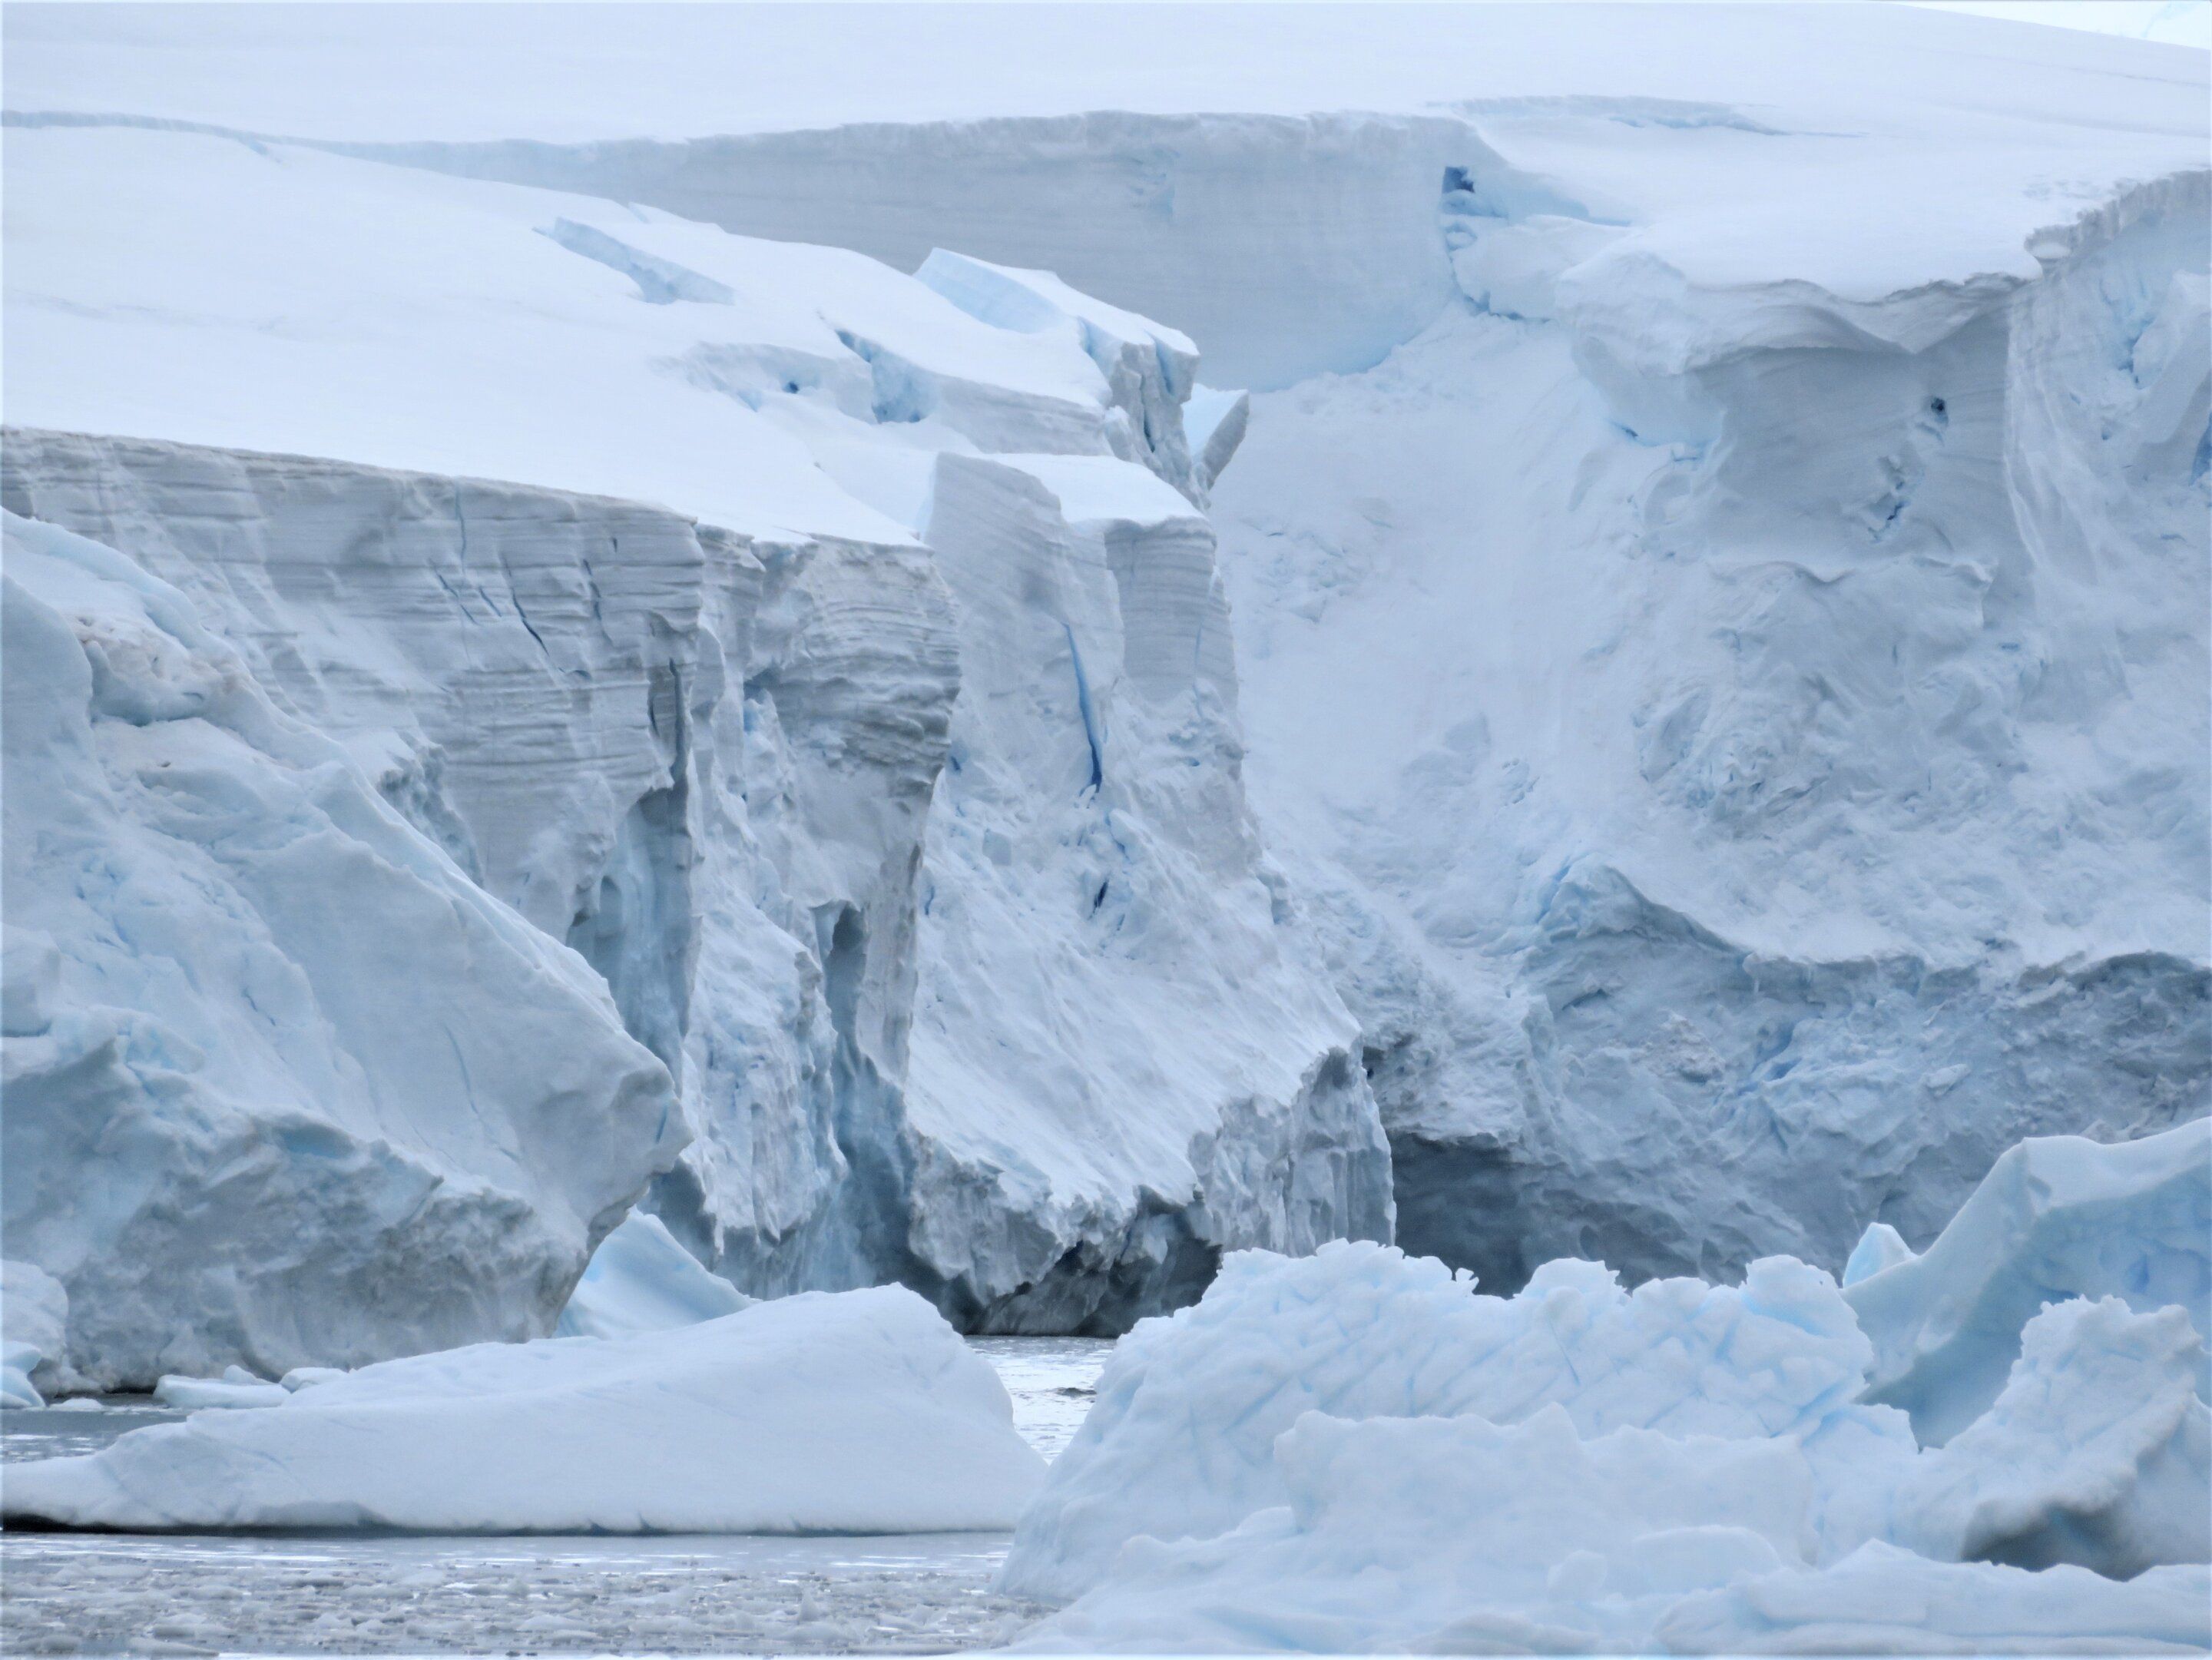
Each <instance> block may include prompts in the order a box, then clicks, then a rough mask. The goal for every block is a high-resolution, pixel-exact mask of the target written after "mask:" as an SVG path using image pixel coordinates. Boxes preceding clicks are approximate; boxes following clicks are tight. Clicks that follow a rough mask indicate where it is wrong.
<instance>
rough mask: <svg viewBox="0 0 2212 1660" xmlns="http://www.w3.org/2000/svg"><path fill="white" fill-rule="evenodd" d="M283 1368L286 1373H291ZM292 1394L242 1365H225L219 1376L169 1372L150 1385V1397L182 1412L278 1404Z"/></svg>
mask: <svg viewBox="0 0 2212 1660" xmlns="http://www.w3.org/2000/svg"><path fill="white" fill-rule="evenodd" d="M285 1376H286V1377H292V1376H295V1372H287V1373H285ZM291 1398H292V1392H291V1390H290V1389H289V1388H287V1387H286V1386H285V1385H283V1384H282V1383H270V1382H269V1380H268V1379H266V1378H264V1377H255V1376H254V1375H253V1374H252V1372H250V1371H246V1368H245V1367H243V1366H226V1367H224V1368H223V1373H222V1377H183V1376H181V1375H179V1374H175V1373H172V1374H171V1375H170V1376H168V1377H164V1378H163V1379H162V1380H161V1382H160V1383H156V1384H155V1385H154V1400H155V1402H156V1404H158V1405H161V1406H164V1407H174V1408H178V1409H179V1410H181V1411H184V1412H208V1411H216V1412H225V1411H232V1410H236V1409H240V1408H254V1407H281V1406H283V1404H284V1403H285V1402H287V1401H289V1400H290V1399H291Z"/></svg>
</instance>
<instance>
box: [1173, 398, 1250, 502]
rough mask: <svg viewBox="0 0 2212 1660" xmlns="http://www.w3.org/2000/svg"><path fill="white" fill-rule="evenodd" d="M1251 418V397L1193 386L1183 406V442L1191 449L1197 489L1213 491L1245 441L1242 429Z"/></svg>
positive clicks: (1191, 463) (1191, 460) (1191, 462)
mask: <svg viewBox="0 0 2212 1660" xmlns="http://www.w3.org/2000/svg"><path fill="white" fill-rule="evenodd" d="M1251 418H1252V394H1251V393H1249V392H1237V391H1225V390H1223V389H1222V388H1220V387H1218V386H1193V387H1192V388H1191V392H1190V401H1189V402H1188V404H1184V405H1183V409H1182V429H1183V437H1184V441H1186V442H1187V443H1188V445H1189V446H1190V465H1191V471H1192V473H1193V474H1194V476H1195V477H1197V479H1198V484H1199V488H1200V489H1208V490H1210V489H1212V488H1213V481H1214V480H1215V479H1217V478H1218V477H1221V472H1222V469H1223V468H1225V467H1226V466H1227V465H1229V463H1230V460H1231V458H1233V457H1234V456H1235V455H1236V453H1237V446H1239V445H1240V444H1242V443H1243V441H1244V429H1245V427H1246V425H1247V424H1248V423H1249V422H1250V421H1251Z"/></svg>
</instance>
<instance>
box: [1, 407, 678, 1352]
mask: <svg viewBox="0 0 2212 1660" xmlns="http://www.w3.org/2000/svg"><path fill="white" fill-rule="evenodd" d="M14 459H15V458H14V455H13V453H12V451H11V453H10V456H9V460H10V463H11V465H12V463H13V461H14ZM6 566H7V587H6V593H5V599H4V621H5V627H6V649H5V654H4V659H0V661H4V668H5V674H6V686H5V693H4V701H5V713H6V725H7V733H6V756H7V788H6V820H7V822H6V827H5V830H4V834H0V851H4V854H5V858H6V907H7V915H8V950H7V953H6V970H7V976H8V985H7V999H6V1000H7V1023H6V1024H7V1042H6V1045H5V1050H4V1054H5V1076H4V1087H5V1091H6V1104H7V1110H6V1113H5V1115H4V1121H0V1137H4V1149H5V1156H4V1164H5V1198H6V1213H5V1222H6V1241H7V1250H8V1252H9V1255H10V1256H11V1257H12V1258H15V1259H19V1260H23V1261H27V1262H30V1263H33V1264H36V1265H37V1267H38V1268H40V1269H43V1270H44V1271H45V1272H46V1274H50V1275H52V1278H53V1279H54V1280H58V1281H59V1282H60V1284H61V1285H62V1286H65V1287H67V1291H68V1296H67V1298H66V1301H65V1303H64V1304H60V1306H61V1307H63V1308H64V1309H65V1310H66V1312H65V1320H66V1332H65V1342H64V1343H58V1344H56V1345H55V1346H54V1347H53V1348H52V1350H51V1351H49V1350H48V1348H47V1340H48V1337H52V1336H54V1335H63V1334H53V1333H48V1334H47V1335H46V1336H41V1337H38V1338H35V1339H33V1340H32V1341H33V1342H34V1343H35V1344H36V1346H37V1347H39V1348H40V1351H41V1361H42V1363H43V1362H52V1363H54V1364H55V1365H61V1364H62V1363H63V1362H64V1356H65V1358H66V1365H67V1366H68V1367H70V1368H72V1369H73V1370H74V1371H76V1373H78V1374H81V1377H78V1378H77V1379H76V1380H74V1385H75V1386H76V1387H80V1388H81V1387H83V1386H84V1385H85V1383H90V1384H92V1385H93V1386H95V1387H102V1388H117V1387H124V1388H140V1389H145V1388H150V1387H152V1385H153V1384H154V1383H155V1380H156V1378H157V1377H160V1376H161V1374H162V1373H164V1372H167V1371H189V1372H214V1371H220V1370H221V1369H222V1366H223V1365H225V1364H226V1363H229V1362H233V1361H239V1360H243V1361H245V1362H246V1363H247V1364H249V1365H252V1367H253V1368H254V1370H256V1371H259V1372H262V1373H264V1374H269V1375H274V1374H275V1373H277V1372H281V1371H285V1370H287V1369H289V1368H290V1367H292V1366H295V1365H301V1364H306V1363H323V1364H331V1363H335V1364H339V1365H352V1364H358V1363H360V1362H362V1361H367V1360H374V1359H382V1358H384V1357H386V1356H387V1355H391V1354H393V1353H409V1352H412V1351H414V1350H416V1349H421V1348H425V1347H440V1346H442V1345H446V1344H450V1343H454V1342H460V1341H471V1340H474V1339H478V1338H483V1337H486V1336H499V1337H508V1338H520V1337H526V1336H530V1335H533V1334H534V1333H536V1332H539V1331H543V1330H544V1329H546V1328H547V1327H548V1326H549V1325H550V1323H551V1321H552V1319H553V1317H554V1316H555V1315H556V1314H557V1313H558V1312H559V1310H560V1307H561V1304H562V1302H563V1301H564V1300H565V1299H566V1298H567V1297H568V1289H569V1286H571V1285H572V1284H573V1283H574V1280H575V1277H576V1275H577V1274H579V1273H580V1272H581V1271H582V1268H583V1267H584V1263H585V1260H586V1257H587V1256H589V1255H590V1252H591V1250H592V1246H593V1245H595V1244H596V1243H598V1242H599V1238H600V1237H601V1236H602V1235H603V1234H605V1231H607V1230H608V1229H609V1228H611V1226H612V1225H614V1223H615V1222H616V1221H617V1219H619V1217H620V1216H621V1214H622V1213H623V1209H624V1208H625V1207H628V1206H629V1204H630V1202H631V1201H633V1200H635V1198H636V1197H637V1196H638V1195H639V1194H640V1192H641V1190H642V1189H643V1188H644V1187H645V1185H646V1183H647V1181H648V1180H649V1179H650V1178H651V1177H653V1174H654V1173H655V1172H656V1171H660V1170H664V1169H665V1168H666V1167H667V1165H668V1164H669V1163H670V1162H671V1160H672V1159H673V1158H674V1157H675V1154H676V1152H677V1149H678V1147H679V1146H681V1145H682V1143H683V1141H684V1129H683V1127H682V1122H681V1120H680V1119H679V1118H678V1116H677V1115H676V1112H675V1110H674V1106H675V1104H674V1102H673V1100H672V1098H671V1093H670V1090H669V1085H668V1075H667V1072H666V1069H665V1067H662V1065H661V1064H660V1062H659V1061H657V1060H655V1059H654V1058H653V1055H652V1054H651V1053H650V1052H649V1051H647V1049H645V1048H644V1047H643V1046H641V1044H639V1043H637V1042H635V1040H634V1039H633V1038H631V1037H629V1035H628V1034H627V1033H626V1032H624V1031H623V1028H622V1025H621V1021H620V1019H619V1018H618V1017H617V1013H616V1010H615V1007H614V1005H613V1003H612V1001H611V1000H610V998H609V997H608V995H607V990H606V987H605V983H604V982H602V981H601V980H600V979H599V976H596V975H594V974H593V973H592V971H591V969H590V968H589V966H588V965H587V964H585V963H584V961H583V960H582V959H581V958H579V957H577V956H576V955H575V954H574V953H573V952H570V951H568V949H566V948H565V947H564V946H562V945H561V944H559V943H558V942H557V941H556V940H553V939H547V938H546V937H545V936H544V934H543V933H539V932H538V931H537V930H536V929H533V928H532V927H529V926H528V925H527V924H526V923H525V922H524V921H522V919H521V918H520V917H519V916H517V915H515V914H514V913H513V911H512V910H510V909H507V907H506V906H505V905H503V904H501V903H499V902H498V901H497V900H495V899H494V898H492V897H490V896H489V895H488V894H486V893H485V892H483V890H482V889H480V888H479V887H477V885H475V884H474V883H473V882H471V881H470V880H469V879H468V877H467V876H466V875H465V873H463V872H462V871H461V870H460V868H459V866H456V865H455V864H454V863H453V860H451V859H450V858H448V857H447V855H446V854H445V853H443V852H441V850H440V849H439V848H437V847H436V846H435V844H433V843H432V842H430V841H429V840H428V838H427V837H425V836H423V835H422V834H421V833H420V832H419V831H418V830H416V829H415V828H414V827H412V826H411V825H410V824H408V823H407V822H406V821H405V819H404V818H402V817H401V815H400V814H399V813H398V812H397V811H396V810H395V809H394V808H393V807H392V806H391V805H390V804H388V803H387V802H386V800H383V799H381V798H380V796H379V794H377V792H376V790H375V789H374V787H372V786H371V785H370V783H369V782H368V779H367V778H366V777H365V776H364V775H363V774H362V771H361V770H360V769H359V768H358V767H357V766H356V764H355V763H354V762H353V760H352V759H351V758H350V757H349V756H348V754H347V753H346V751H344V750H343V749H342V748H340V747H339V745H337V744H336V743H334V742H332V741H331V739H328V738H327V737H325V736H324V735H322V734H320V733H316V732H314V731H312V730H310V729H309V728H307V727H304V726H302V725H301V724H300V723H299V722H298V721H295V720H294V719H292V718H291V717H290V716H289V715H287V714H283V713H281V712H280V711H279V710H278V708H276V706H275V705H274V704H273V703H272V702H271V701H270V697H269V696H268V695H267V693H266V692H265V690H264V687H263V685H262V684H261V683H260V682H259V681H258V678H257V677H256V676H255V674H254V673H253V672H252V668H251V667H250V666H249V665H248V664H247V662H246V660H244V659H242V658H241V656H240V654H239V653H238V652H236V651H235V650H234V649H233V648H231V647H230V646H229V645H228V644H227V643H226V642H224V641H222V639H221V638H219V637H218V636H217V635H215V634H214V633H212V632H210V630H209V629H207V628H206V627H205V626H204V624H203V623H202V621H201V620H200V617H198V615H197V614H196V610H195V607H194V605H192V603H191V600H190V599H187V598H186V597H185V595H184V594H183V593H179V591H178V590H177V589H175V588H173V587H170V586H169V585H168V584H167V583H166V582H164V581H161V580H160V579H159V578H158V577H156V576H154V575H149V573H148V571H147V570H146V569H144V568H143V566H141V565H139V564H137V563H134V562H132V561H131V559H129V558H126V557H125V556H124V555H122V554H120V553H118V552H117V551H115V550H113V549H112V548H108V547H105V546H102V545H100V544H95V543H93V542H88V541H87V540H85V539H84V538H82V537H78V536H76V535H73V534H71V533H70V532H67V531H64V530H62V529H60V528H58V527H57V526H52V525H46V524H39V523H34V522H31V521H28V520H21V519H18V518H16V517H15V516H14V515H13V514H9V515H8V517H7V520H6ZM6 1290H7V1300H8V1304H9V1307H8V1311H7V1318H8V1320H9V1324H10V1326H11V1328H12V1326H13V1325H14V1323H15V1321H16V1320H17V1319H18V1318H19V1317H20V1311H19V1308H18V1304H19V1302H22V1301H27V1300H35V1295H36V1293H35V1292H26V1291H23V1290H21V1289H20V1288H19V1286H18V1284H17V1282H16V1280H15V1274H14V1272H13V1271H11V1274H10V1280H9V1285H8V1286H7V1287H6ZM10 1336H11V1338H12V1337H13V1332H12V1330H11V1332H10Z"/></svg>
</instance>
